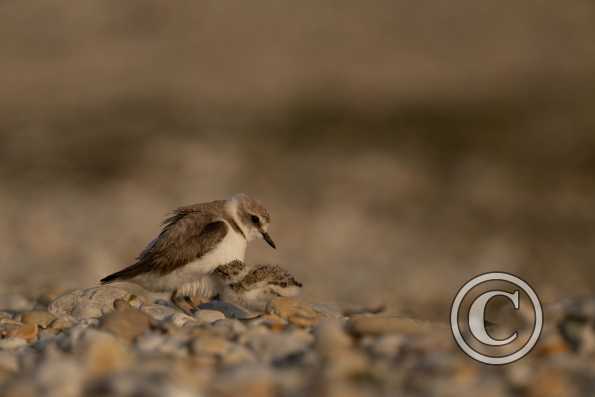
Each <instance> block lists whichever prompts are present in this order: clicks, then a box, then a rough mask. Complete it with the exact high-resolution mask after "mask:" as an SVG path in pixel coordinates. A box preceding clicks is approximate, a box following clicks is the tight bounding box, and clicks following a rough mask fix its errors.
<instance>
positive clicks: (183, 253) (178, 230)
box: [101, 207, 228, 284]
mask: <svg viewBox="0 0 595 397" xmlns="http://www.w3.org/2000/svg"><path fill="white" fill-rule="evenodd" d="M227 232H228V226H227V225H226V224H225V222H223V221H221V220H218V219H216V218H215V216H214V214H213V213H212V211H208V208H207V209H206V210H205V209H202V208H200V207H198V208H195V207H185V208H180V209H178V210H176V211H175V212H174V214H173V215H172V216H171V217H169V218H167V219H166V220H165V222H164V226H163V229H162V230H161V233H160V234H159V236H158V237H157V238H156V239H154V240H153V241H151V242H150V243H149V245H147V247H146V248H145V249H144V250H143V251H142V252H141V253H140V255H139V256H138V258H137V260H136V262H135V263H134V264H133V265H131V266H128V267H127V268H125V269H123V270H121V271H119V272H116V273H113V274H111V275H109V276H107V277H105V278H103V279H102V280H101V282H102V283H103V284H105V283H109V282H112V281H116V280H126V279H130V278H132V277H135V276H138V275H139V274H143V273H148V272H158V273H159V274H162V275H163V274H167V273H170V272H172V271H174V270H176V269H178V268H179V267H181V266H184V265H186V264H187V263H189V262H192V261H193V260H196V259H198V258H200V257H202V256H203V255H205V254H206V253H208V252H209V251H211V250H212V249H213V248H214V247H215V246H216V245H217V244H218V243H219V242H220V241H221V240H223V238H225V236H226V235H227Z"/></svg>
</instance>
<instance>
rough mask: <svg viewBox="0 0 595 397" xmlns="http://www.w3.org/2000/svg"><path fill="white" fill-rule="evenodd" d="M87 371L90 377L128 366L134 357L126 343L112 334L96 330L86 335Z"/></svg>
mask: <svg viewBox="0 0 595 397" xmlns="http://www.w3.org/2000/svg"><path fill="white" fill-rule="evenodd" d="M84 355H85V357H86V361H85V362H86V367H85V369H86V373H87V375H88V376H90V377H97V376H102V375H105V374H107V373H111V372H115V371H119V370H123V369H126V368H128V367H129V366H130V365H131V363H132V361H133V357H132V355H131V353H130V352H129V351H128V349H127V347H126V345H125V344H123V343H122V342H121V341H120V340H118V339H117V338H115V337H114V336H112V335H110V334H106V333H103V332H98V331H94V332H91V333H89V334H88V335H86V336H85V346H84Z"/></svg>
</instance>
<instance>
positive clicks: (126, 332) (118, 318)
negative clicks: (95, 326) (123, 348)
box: [100, 307, 151, 342]
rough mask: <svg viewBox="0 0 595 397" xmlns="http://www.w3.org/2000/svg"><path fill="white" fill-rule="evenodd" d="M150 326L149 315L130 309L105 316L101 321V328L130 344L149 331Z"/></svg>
mask: <svg viewBox="0 0 595 397" xmlns="http://www.w3.org/2000/svg"><path fill="white" fill-rule="evenodd" d="M150 325H151V318H150V317H149V315H147V314H146V313H144V312H142V311H140V310H138V309H135V308H132V307H128V308H124V309H121V310H117V311H114V312H112V313H109V314H107V315H105V316H104V317H103V318H102V319H101V326H100V328H101V329H102V330H104V331H108V332H111V333H112V334H114V335H117V336H119V337H121V338H123V339H124V340H127V341H129V342H130V341H132V340H133V339H134V338H136V337H137V336H139V335H142V334H143V333H144V332H145V331H147V330H148V329H149V327H150Z"/></svg>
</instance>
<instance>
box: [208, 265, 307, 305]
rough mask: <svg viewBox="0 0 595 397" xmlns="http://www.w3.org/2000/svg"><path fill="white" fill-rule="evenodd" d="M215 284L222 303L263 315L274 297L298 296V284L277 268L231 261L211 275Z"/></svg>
mask: <svg viewBox="0 0 595 397" xmlns="http://www.w3.org/2000/svg"><path fill="white" fill-rule="evenodd" d="M212 277H213V279H215V280H216V283H218V287H217V288H218V291H219V297H220V299H221V300H222V301H224V302H229V303H233V304H236V305H238V306H242V307H244V308H246V309H249V310H252V311H257V312H263V311H264V310H265V308H266V305H267V304H268V303H269V302H270V301H271V300H272V299H274V298H276V297H281V296H284V297H294V296H297V295H299V293H300V291H301V288H302V284H301V283H300V282H299V281H297V280H296V279H295V277H293V276H292V275H291V274H290V273H289V272H288V271H287V270H285V269H283V268H282V267H281V266H278V265H255V266H247V265H245V264H244V263H243V262H240V261H234V262H231V263H229V264H227V265H224V266H219V267H217V268H216V269H215V271H214V272H213V274H212Z"/></svg>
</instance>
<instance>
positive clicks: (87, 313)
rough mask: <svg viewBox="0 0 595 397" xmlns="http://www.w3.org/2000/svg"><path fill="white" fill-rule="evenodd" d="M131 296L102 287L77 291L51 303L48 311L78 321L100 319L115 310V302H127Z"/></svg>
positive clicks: (111, 288) (121, 291) (112, 288)
mask: <svg viewBox="0 0 595 397" xmlns="http://www.w3.org/2000/svg"><path fill="white" fill-rule="evenodd" d="M130 297H131V295H130V294H129V293H128V292H127V291H125V290H123V289H120V288H116V287H111V286H101V287H94V288H88V289H84V290H76V291H72V292H70V293H67V294H65V295H62V296H60V297H58V298H57V299H55V300H54V301H52V303H50V305H49V307H48V310H49V312H50V313H52V314H53V315H54V316H56V317H64V316H72V317H74V318H75V319H77V320H80V319H85V318H99V317H101V316H103V315H104V314H106V313H109V312H112V311H113V310H114V301H115V300H117V299H123V300H125V301H127V300H128V299H130Z"/></svg>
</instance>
